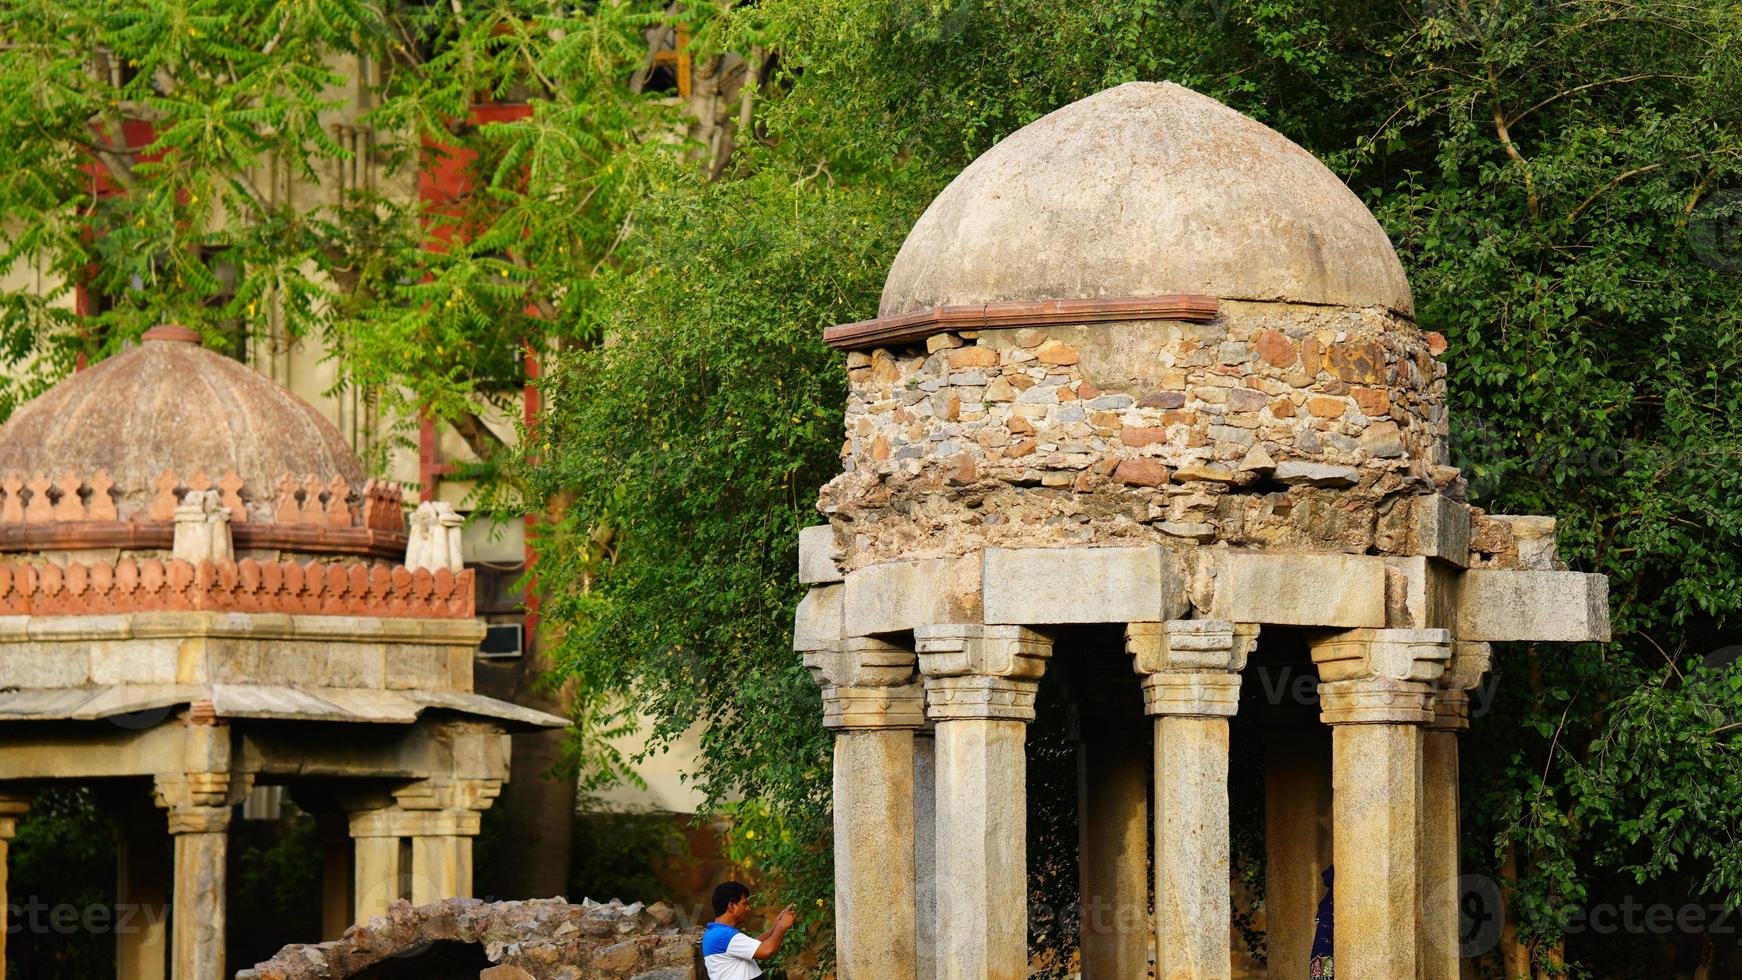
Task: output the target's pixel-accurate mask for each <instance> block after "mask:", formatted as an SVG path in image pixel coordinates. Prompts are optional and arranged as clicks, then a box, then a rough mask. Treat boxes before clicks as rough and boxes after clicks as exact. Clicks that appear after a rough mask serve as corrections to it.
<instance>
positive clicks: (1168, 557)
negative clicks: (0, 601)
mask: <svg viewBox="0 0 1742 980" xmlns="http://www.w3.org/2000/svg"><path fill="white" fill-rule="evenodd" d="M984 575H985V578H984V583H985V584H984V588H985V597H986V606H985V611H986V622H987V623H1015V624H1026V625H1053V624H1065V623H1134V622H1156V621H1161V620H1169V619H1178V618H1179V617H1180V616H1181V615H1182V614H1184V612H1185V609H1186V585H1187V574H1186V570H1185V568H1184V565H1183V563H1182V562H1181V561H1180V560H1179V558H1178V557H1177V556H1176V555H1175V554H1174V553H1173V552H1172V551H1171V550H1169V549H1167V548H1163V547H1161V546H1160V545H1147V546H1144V547H1138V548H988V549H987V550H986V558H985V573H984Z"/></svg>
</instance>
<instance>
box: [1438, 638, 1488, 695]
mask: <svg viewBox="0 0 1742 980" xmlns="http://www.w3.org/2000/svg"><path fill="white" fill-rule="evenodd" d="M1493 665H1494V648H1493V647H1491V646H1489V645H1488V644H1486V643H1483V642H1480V641H1477V640H1457V641H1454V642H1453V643H1452V656H1451V659H1450V660H1448V661H1447V662H1446V672H1445V673H1444V674H1442V675H1441V676H1440V682H1439V686H1440V689H1441V690H1444V691H1473V690H1475V689H1476V687H1477V686H1478V685H1480V684H1481V683H1482V678H1483V677H1484V676H1486V675H1487V673H1488V669H1489V668H1490V667H1492V666H1493Z"/></svg>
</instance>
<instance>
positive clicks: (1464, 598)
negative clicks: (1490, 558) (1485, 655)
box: [1458, 568, 1609, 643]
mask: <svg viewBox="0 0 1742 980" xmlns="http://www.w3.org/2000/svg"><path fill="white" fill-rule="evenodd" d="M1458 638H1459V639H1462V640H1489V641H1500V640H1536V641H1539V642H1551V643H1577V642H1581V641H1587V640H1595V641H1602V642H1607V641H1608V639H1609V579H1608V577H1607V576H1603V575H1593V574H1587V573H1584V572H1552V571H1511V570H1502V569H1482V568H1472V569H1470V570H1469V571H1468V572H1465V573H1464V576H1463V578H1462V579H1461V580H1460V581H1459V583H1458Z"/></svg>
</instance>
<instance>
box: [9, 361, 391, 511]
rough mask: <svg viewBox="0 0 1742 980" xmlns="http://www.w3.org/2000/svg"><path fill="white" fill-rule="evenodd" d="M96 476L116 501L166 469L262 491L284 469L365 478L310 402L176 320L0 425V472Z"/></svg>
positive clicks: (149, 486) (359, 481)
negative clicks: (105, 477) (233, 478)
mask: <svg viewBox="0 0 1742 980" xmlns="http://www.w3.org/2000/svg"><path fill="white" fill-rule="evenodd" d="M98 471H107V472H108V474H109V478H110V479H112V480H113V481H114V486H115V493H116V495H117V496H118V497H119V498H120V499H121V500H129V499H134V500H137V499H140V498H142V497H148V496H149V495H150V494H151V493H153V492H154V483H155V481H156V480H157V478H158V477H159V475H161V474H163V473H164V472H165V471H167V472H169V473H171V474H174V475H176V476H178V477H181V478H183V479H186V478H188V477H191V476H192V475H194V474H196V473H204V474H206V475H207V477H208V478H209V479H211V480H213V481H216V480H218V479H220V478H221V477H222V476H223V475H224V474H226V473H231V472H234V473H236V474H237V475H239V476H240V477H241V478H242V484H243V486H246V487H249V488H258V491H259V492H261V493H267V492H270V491H271V489H272V488H274V487H275V486H277V484H278V481H279V479H280V478H281V477H283V476H285V475H286V474H289V475H292V476H295V477H297V478H299V479H301V478H303V477H305V476H311V475H312V476H315V477H317V478H319V479H321V480H323V481H324V480H330V479H331V478H333V477H335V476H336V477H343V478H344V479H345V480H346V481H348V482H349V483H350V485H351V486H352V487H354V488H355V487H362V486H363V483H364V471H363V464H362V462H361V461H360V460H359V459H358V458H357V455H356V453H354V452H352V451H351V449H350V447H349V446H347V445H346V444H345V440H344V437H342V436H341V435H340V434H339V431H338V430H337V429H336V428H334V427H333V425H332V424H331V423H329V422H328V421H327V420H326V419H324V418H322V417H321V414H320V413H319V412H318V411H316V410H315V408H314V407H313V406H312V405H309V404H308V403H307V402H305V401H303V400H302V399H300V398H298V397H297V396H296V395H294V394H292V393H291V392H290V391H289V390H288V389H286V388H284V387H283V386H281V385H279V384H277V383H275V382H273V381H271V380H270V379H268V378H265V377H263V376H262V375H260V374H259V373H258V372H255V371H252V370H250V369H249V368H248V367H246V366H245V365H243V364H240V363H238V362H237V361H235V360H232V359H231V358H228V357H225V356H223V355H222V354H219V353H217V352H215V351H210V350H206V349H205V348H203V347H201V346H200V345H199V338H198V335H196V334H195V333H194V332H193V331H191V330H188V329H186V328H183V327H158V328H155V329H153V330H151V331H148V332H147V333H146V334H145V338H144V340H143V342H142V343H140V344H139V346H138V347H135V348H134V349H132V350H129V351H125V352H123V353H121V354H117V355H115V356H114V357H110V358H107V359H106V360H103V361H101V362H99V363H97V364H95V365H92V366H91V367H90V368H89V369H87V370H84V371H80V372H78V373H77V374H74V375H73V376H71V377H69V378H67V379H66V380H64V381H62V382H60V383H59V384H57V385H55V386H54V387H53V388H50V389H49V390H48V391H47V392H45V393H43V394H42V395H41V396H39V397H37V398H35V399H33V400H32V401H30V402H28V403H26V404H24V405H22V406H20V407H19V408H18V410H17V411H16V412H14V413H13V414H12V417H11V418H10V419H8V420H7V421H6V424H5V425H4V426H0V474H5V473H15V474H21V475H25V476H28V475H31V474H37V473H41V474H45V475H47V476H48V477H50V478H59V477H60V476H62V475H63V474H76V475H79V476H85V477H89V476H90V475H91V474H94V473H96V472H98Z"/></svg>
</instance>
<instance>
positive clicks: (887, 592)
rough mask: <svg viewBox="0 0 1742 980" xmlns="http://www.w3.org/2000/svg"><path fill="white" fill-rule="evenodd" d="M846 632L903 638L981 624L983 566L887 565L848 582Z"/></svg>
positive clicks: (963, 562)
mask: <svg viewBox="0 0 1742 980" xmlns="http://www.w3.org/2000/svg"><path fill="white" fill-rule="evenodd" d="M845 606H846V608H845V613H844V615H845V625H844V627H843V628H844V630H845V632H846V635H848V636H879V635H886V634H889V633H901V632H905V631H908V630H912V629H914V628H915V627H917V626H922V625H925V624H928V623H969V622H975V621H977V620H978V619H979V618H980V612H981V607H980V561H979V556H978V555H976V556H974V557H973V558H972V559H941V558H934V559H924V560H920V561H900V562H886V563H883V564H878V565H869V566H866V567H864V568H860V569H858V570H856V571H854V572H852V573H851V574H849V575H848V576H847V580H846V599H845Z"/></svg>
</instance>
